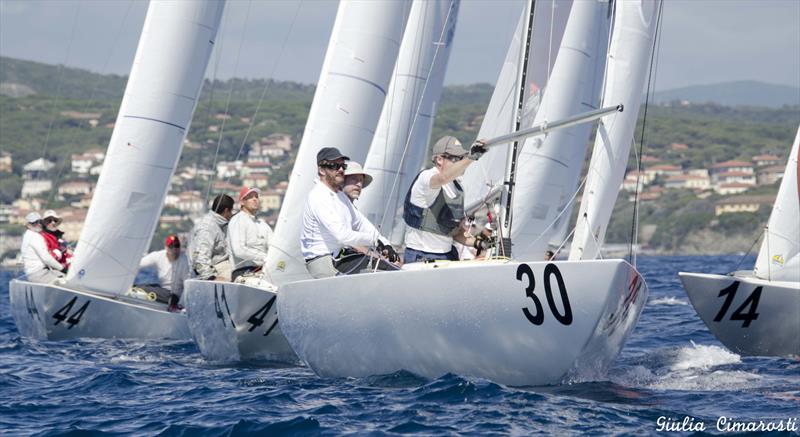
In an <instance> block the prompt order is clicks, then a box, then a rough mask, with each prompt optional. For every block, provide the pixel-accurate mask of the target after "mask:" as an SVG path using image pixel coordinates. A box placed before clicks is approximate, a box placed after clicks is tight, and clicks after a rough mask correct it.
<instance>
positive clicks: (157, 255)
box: [139, 234, 189, 310]
mask: <svg viewBox="0 0 800 437" xmlns="http://www.w3.org/2000/svg"><path fill="white" fill-rule="evenodd" d="M153 267H154V268H155V269H156V275H157V276H158V286H159V287H161V288H162V289H164V290H167V291H169V296H168V299H167V301H168V303H169V306H170V310H175V309H177V305H178V301H179V300H180V298H181V296H182V295H183V281H185V280H186V279H188V278H189V260H188V258H187V257H186V254H185V253H182V252H181V240H180V239H179V238H178V236H177V235H175V234H170V235H168V236H167V238H166V239H165V240H164V249H163V250H157V251H155V252H150V253H148V254H147V255H145V256H144V257H143V258H142V260H141V261H140V262H139V268H141V269H146V268H153ZM142 288H145V287H142ZM150 291H156V292H157V290H150ZM157 294H160V293H157Z"/></svg>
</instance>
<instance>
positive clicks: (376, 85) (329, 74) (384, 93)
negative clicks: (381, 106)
mask: <svg viewBox="0 0 800 437" xmlns="http://www.w3.org/2000/svg"><path fill="white" fill-rule="evenodd" d="M328 76H341V77H347V78H350V79H355V80H358V81H361V82H364V83H366V84H369V85H372V86H373V87H375V88H377V89H378V90H379V91H380V92H381V93H382V94H383V95H384V96H385V95H386V90H385V89H383V87H382V86H380V85H378V84H377V83H375V82H373V81H371V80H368V79H364V78H363V77H358V76H355V75H352V74H347V73H336V72H330V73H328Z"/></svg>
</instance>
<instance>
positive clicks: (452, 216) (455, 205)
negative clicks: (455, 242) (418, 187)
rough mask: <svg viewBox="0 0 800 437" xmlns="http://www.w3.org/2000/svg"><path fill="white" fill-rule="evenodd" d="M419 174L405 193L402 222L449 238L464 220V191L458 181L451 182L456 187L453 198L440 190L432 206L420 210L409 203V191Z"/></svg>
mask: <svg viewBox="0 0 800 437" xmlns="http://www.w3.org/2000/svg"><path fill="white" fill-rule="evenodd" d="M420 174H422V172H419V173H417V177H415V178H414V181H413V182H411V187H409V188H408V193H406V200H405V203H404V204H403V220H404V221H405V222H406V224H407V225H408V226H411V227H412V228H414V229H419V230H420V231H426V232H431V233H434V234H437V235H446V236H449V235H451V234H452V232H453V231H454V230H455V229H456V228H457V227H458V225H459V223H461V219H462V218H464V190H463V189H462V188H461V184H459V183H458V181H453V185H455V187H456V196H455V197H454V198H452V199H450V198H448V197H447V196H446V195H445V194H444V189H440V190H439V195H438V196H436V199H435V200H434V201H433V204H431V206H429V207H427V208H422V207H420V206H417V205H414V204H413V203H411V190H412V189H413V188H414V184H415V183H416V182H417V179H419V175H420Z"/></svg>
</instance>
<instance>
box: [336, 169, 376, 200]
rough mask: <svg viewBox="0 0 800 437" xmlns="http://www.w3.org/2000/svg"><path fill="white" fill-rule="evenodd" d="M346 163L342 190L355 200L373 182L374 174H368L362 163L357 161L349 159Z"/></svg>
mask: <svg viewBox="0 0 800 437" xmlns="http://www.w3.org/2000/svg"><path fill="white" fill-rule="evenodd" d="M346 164H347V169H345V171H344V185H343V186H342V191H344V194H345V195H347V197H348V198H350V200H351V201H352V202H355V201H356V200H358V198H359V197H361V190H363V189H364V188H367V186H369V184H371V183H372V176H370V175H369V174H367V172H365V171H364V168H363V167H361V164H359V163H357V162H355V161H347V162H346Z"/></svg>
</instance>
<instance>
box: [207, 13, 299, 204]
mask: <svg viewBox="0 0 800 437" xmlns="http://www.w3.org/2000/svg"><path fill="white" fill-rule="evenodd" d="M302 7H303V1H300V2H299V3H298V4H297V8H296V9H295V11H294V16H293V17H292V21H291V23H289V29H288V30H287V31H286V35H284V37H283V42H281V48H280V51H279V52H278V56H277V57H276V58H275V62H274V63H273V64H272V70H271V71H270V74H269V78H267V79H266V81H265V83H264V88H262V90H261V96H260V97H259V99H258V104H257V105H256V109H255V111H254V112H253V116H252V117H250V124H249V125H248V126H247V131H246V132H245V135H244V138H243V139H242V143H241V144H240V145H239V151H238V152H237V153H236V158H235V159H234V161H238V160H239V158H240V157H241V156H242V151H243V150H244V146H245V144H247V139H248V138H249V137H250V132H251V131H252V130H253V126H254V125H255V122H256V118H257V117H258V113H259V112H260V110H261V105H262V104H263V103H264V97H265V96H266V94H267V91H268V90H269V89H270V87H271V86H272V84H273V83H274V81H275V80H274V77H275V71H276V70H277V69H278V65H279V64H280V61H281V59H282V58H283V54H284V52H285V50H286V43H287V42H288V41H289V36H290V35H291V34H292V30H294V25H295V22H296V21H297V16H298V14H299V12H300V9H301V8H302ZM215 165H216V164H215ZM230 180H231V177H230V176H228V177H227V178H226V179H225V182H226V183H228V182H230ZM206 201H208V194H206Z"/></svg>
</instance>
